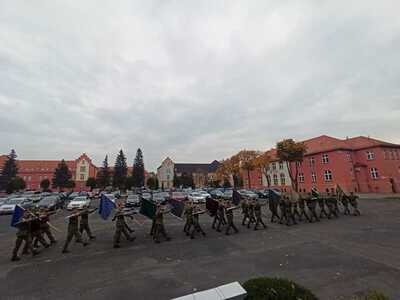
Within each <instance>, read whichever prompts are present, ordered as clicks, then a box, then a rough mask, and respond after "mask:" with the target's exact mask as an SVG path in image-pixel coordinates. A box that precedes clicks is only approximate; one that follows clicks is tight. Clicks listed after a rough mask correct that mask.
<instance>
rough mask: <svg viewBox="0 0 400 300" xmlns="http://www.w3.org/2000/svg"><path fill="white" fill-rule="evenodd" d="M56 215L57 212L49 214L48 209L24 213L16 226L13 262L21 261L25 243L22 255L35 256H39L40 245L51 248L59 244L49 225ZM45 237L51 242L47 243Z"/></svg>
mask: <svg viewBox="0 0 400 300" xmlns="http://www.w3.org/2000/svg"><path fill="white" fill-rule="evenodd" d="M54 213H55V212H49V211H48V210H47V209H39V210H34V209H31V210H26V211H25V212H24V214H23V216H22V218H21V220H20V221H19V222H18V223H17V224H15V227H16V228H17V234H16V235H17V238H16V241H15V246H14V249H13V251H12V257H11V260H12V261H18V260H20V257H19V255H18V252H19V249H20V248H21V246H22V243H23V242H24V243H25V244H24V248H23V250H22V255H27V254H30V253H31V254H32V255H33V256H35V255H37V254H39V243H40V244H41V245H42V246H43V247H44V248H49V247H50V245H54V244H55V243H56V242H57V241H56V239H55V238H54V236H53V234H52V232H51V230H50V225H49V224H50V223H49V218H50V215H52V214H54ZM44 235H46V236H47V238H48V240H49V241H46V239H45V238H44Z"/></svg>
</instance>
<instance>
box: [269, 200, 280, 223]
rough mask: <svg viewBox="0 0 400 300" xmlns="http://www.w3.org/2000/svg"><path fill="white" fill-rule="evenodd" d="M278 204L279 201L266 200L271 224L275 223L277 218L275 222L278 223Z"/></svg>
mask: <svg viewBox="0 0 400 300" xmlns="http://www.w3.org/2000/svg"><path fill="white" fill-rule="evenodd" d="M278 204H279V201H277V200H275V199H271V198H270V199H269V200H268V206H269V210H270V211H271V214H272V215H271V223H274V222H275V217H276V218H277V220H278V221H279V219H280V217H279V214H278Z"/></svg>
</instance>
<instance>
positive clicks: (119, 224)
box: [113, 208, 135, 248]
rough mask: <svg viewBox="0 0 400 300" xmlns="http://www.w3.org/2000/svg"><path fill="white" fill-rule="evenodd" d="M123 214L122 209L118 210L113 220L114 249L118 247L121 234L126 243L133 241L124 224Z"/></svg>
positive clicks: (133, 238)
mask: <svg viewBox="0 0 400 300" xmlns="http://www.w3.org/2000/svg"><path fill="white" fill-rule="evenodd" d="M125 216H126V215H125V213H124V211H123V209H122V208H119V209H118V210H117V211H116V213H115V215H114V218H113V221H115V220H116V222H115V233H114V248H119V247H120V242H121V234H123V235H124V236H125V237H126V239H127V240H128V241H134V240H135V237H131V235H130V234H129V232H128V230H127V228H126V223H125Z"/></svg>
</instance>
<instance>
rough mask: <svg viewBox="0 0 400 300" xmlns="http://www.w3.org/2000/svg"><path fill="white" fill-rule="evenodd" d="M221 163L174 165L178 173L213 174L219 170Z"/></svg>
mask: <svg viewBox="0 0 400 300" xmlns="http://www.w3.org/2000/svg"><path fill="white" fill-rule="evenodd" d="M219 164H220V163H219V162H218V161H216V160H214V161H213V162H212V163H211V164H199V163H176V164H175V165H174V167H175V172H177V173H213V172H215V171H216V170H217V168H218V166H219Z"/></svg>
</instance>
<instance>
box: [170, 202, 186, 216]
mask: <svg viewBox="0 0 400 300" xmlns="http://www.w3.org/2000/svg"><path fill="white" fill-rule="evenodd" d="M168 203H169V204H170V205H171V213H172V214H173V215H174V216H177V217H178V218H182V214H183V211H184V210H185V203H183V201H179V200H175V199H169V200H168Z"/></svg>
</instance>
